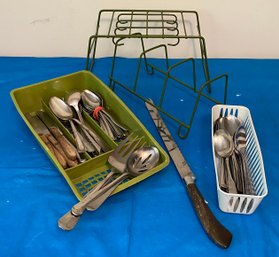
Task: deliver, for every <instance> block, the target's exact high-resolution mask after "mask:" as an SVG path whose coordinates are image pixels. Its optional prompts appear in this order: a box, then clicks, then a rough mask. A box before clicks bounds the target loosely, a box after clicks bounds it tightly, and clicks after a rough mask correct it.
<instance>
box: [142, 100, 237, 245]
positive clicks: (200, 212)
mask: <svg viewBox="0 0 279 257" xmlns="http://www.w3.org/2000/svg"><path fill="white" fill-rule="evenodd" d="M145 105H146V107H147V109H148V111H149V114H150V116H151V118H152V120H153V122H154V124H155V126H156V128H157V130H158V132H159V134H160V136H161V138H162V140H163V142H164V144H165V146H166V148H167V150H168V152H169V154H170V156H171V158H172V160H173V162H174V164H175V166H176V169H177V170H178V172H179V174H180V176H181V178H182V179H183V180H184V181H185V183H186V188H187V191H188V195H189V197H190V199H191V201H192V204H193V207H194V209H195V212H196V214H197V216H198V218H199V220H200V222H201V225H202V227H203V229H204V230H205V232H206V233H207V235H208V236H209V238H210V239H211V240H212V241H213V242H214V243H216V244H217V245H218V246H220V247H222V248H228V247H229V246H230V243H231V240H232V234H231V232H230V231H228V230H227V229H226V228H225V227H224V226H223V225H222V224H221V223H220V222H219V221H218V220H217V219H216V218H215V216H214V214H213V213H212V212H211V210H210V209H209V207H208V205H207V203H206V202H205V200H204V198H203V196H202V194H201V193H200V191H199V190H198V188H197V186H196V184H195V176H194V174H193V172H192V171H191V169H190V167H189V165H188V164H187V162H186V160H185V158H184V157H183V155H182V153H181V151H180V150H179V148H178V146H177V144H176V143H175V141H174V139H173V137H172V136H171V133H170V131H169V130H168V128H167V127H166V125H165V123H164V121H163V120H162V118H161V116H160V114H159V112H158V110H157V108H155V106H154V103H153V101H152V100H151V99H148V101H147V102H145Z"/></svg>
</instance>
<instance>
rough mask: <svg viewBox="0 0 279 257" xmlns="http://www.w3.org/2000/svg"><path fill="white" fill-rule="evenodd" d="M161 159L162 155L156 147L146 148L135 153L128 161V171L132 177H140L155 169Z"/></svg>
mask: <svg viewBox="0 0 279 257" xmlns="http://www.w3.org/2000/svg"><path fill="white" fill-rule="evenodd" d="M159 159H160V153H159V151H158V149H157V148H156V147H154V146H145V147H142V148H139V149H137V150H136V151H134V152H133V153H132V154H131V155H130V157H129V159H128V161H127V170H128V172H129V173H130V174H131V175H134V176H138V175H140V174H142V173H143V172H145V171H147V170H150V169H152V168H154V167H155V166H156V165H157V164H158V162H159Z"/></svg>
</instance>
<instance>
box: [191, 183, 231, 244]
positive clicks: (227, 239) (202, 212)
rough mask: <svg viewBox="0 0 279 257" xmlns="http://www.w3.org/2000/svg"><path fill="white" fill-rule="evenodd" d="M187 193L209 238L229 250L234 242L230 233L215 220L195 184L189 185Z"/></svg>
mask: <svg viewBox="0 0 279 257" xmlns="http://www.w3.org/2000/svg"><path fill="white" fill-rule="evenodd" d="M187 191H188V194H189V196H190V198H191V200H192V203H193V206H194V208H195V211H196V214H197V216H198V218H199V220H200V222H201V224H202V226H203V228H204V230H205V231H206V233H207V235H208V236H209V238H210V239H211V240H213V241H214V242H215V243H216V244H217V245H218V246H220V247H222V248H228V247H229V245H230V243H231V240H232V234H231V233H230V231H228V230H227V229H226V228H225V227H224V226H223V225H222V224H221V223H220V222H219V221H218V220H217V219H216V218H215V216H214V215H213V213H212V212H211V210H210V209H209V207H208V205H207V204H206V202H205V201H204V198H203V196H202V194H201V193H200V191H199V190H198V188H197V186H196V185H195V183H190V184H187Z"/></svg>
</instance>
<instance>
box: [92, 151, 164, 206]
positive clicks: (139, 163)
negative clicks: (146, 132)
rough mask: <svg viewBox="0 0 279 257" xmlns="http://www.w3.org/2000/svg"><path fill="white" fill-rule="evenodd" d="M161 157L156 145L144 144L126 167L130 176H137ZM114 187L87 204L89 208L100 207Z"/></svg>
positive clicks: (152, 166) (135, 152) (130, 158)
mask: <svg viewBox="0 0 279 257" xmlns="http://www.w3.org/2000/svg"><path fill="white" fill-rule="evenodd" d="M159 159H160V153H159V151H158V149H157V148H156V147H154V146H144V147H141V148H139V149H137V150H135V151H134V152H133V153H132V154H131V155H130V156H129V158H128V160H127V164H126V167H127V172H128V173H129V174H128V175H129V176H130V177H136V176H139V175H140V174H142V173H144V172H146V171H147V170H151V169H152V168H154V167H155V166H156V165H157V164H158V162H159ZM116 172H117V171H116ZM110 174H111V173H110ZM102 182H103V181H102ZM108 183H109V182H108ZM108 183H106V184H108ZM112 189H113V190H112ZM114 189H115V187H112V188H111V189H110V190H109V191H107V192H106V193H104V194H103V195H101V196H100V197H99V198H97V199H96V200H94V201H92V202H90V203H89V204H88V206H87V210H90V211H93V210H96V209H97V208H99V207H100V205H101V204H102V203H103V202H104V201H105V200H106V199H107V198H108V197H109V196H110V195H111V193H112V192H113V191H114Z"/></svg>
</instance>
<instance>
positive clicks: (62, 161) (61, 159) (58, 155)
mask: <svg viewBox="0 0 279 257" xmlns="http://www.w3.org/2000/svg"><path fill="white" fill-rule="evenodd" d="M39 136H40V138H41V139H42V140H43V142H44V143H45V144H46V146H47V147H48V149H49V150H50V151H51V153H52V154H53V155H54V156H55V157H56V159H57V161H58V162H59V163H60V165H61V166H62V167H63V169H66V168H67V163H66V160H65V158H64V157H63V156H62V155H61V153H60V152H59V151H58V150H57V149H56V148H55V147H54V146H53V145H52V144H51V142H50V141H49V140H48V138H47V136H46V135H43V134H39Z"/></svg>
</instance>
